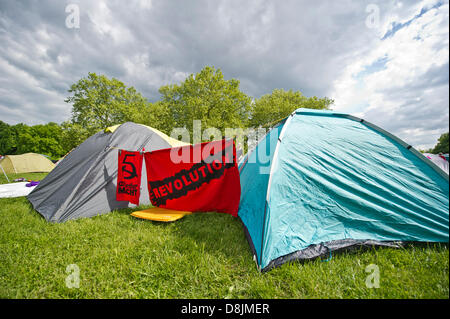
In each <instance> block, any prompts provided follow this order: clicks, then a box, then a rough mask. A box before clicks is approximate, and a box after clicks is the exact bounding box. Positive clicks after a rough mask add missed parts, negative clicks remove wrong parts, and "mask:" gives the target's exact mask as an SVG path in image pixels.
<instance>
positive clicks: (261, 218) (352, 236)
mask: <svg viewBox="0 0 450 319" xmlns="http://www.w3.org/2000/svg"><path fill="white" fill-rule="evenodd" d="M239 170H240V176H241V202H240V208H239V213H238V215H239V217H240V219H241V220H242V222H243V224H244V226H245V227H244V229H245V232H246V235H247V239H248V240H249V243H250V246H251V248H252V251H253V254H254V258H255V260H256V262H257V264H258V267H259V269H260V270H262V271H267V270H269V269H271V268H273V267H276V266H279V265H281V264H283V263H285V262H288V261H292V260H306V259H312V258H316V257H319V256H328V255H329V254H330V253H331V252H332V251H335V250H339V249H344V248H349V247H356V246H360V245H364V246H367V245H369V246H372V245H384V246H398V244H401V243H402V242H411V241H412V242H445V243H448V241H449V180H448V175H447V174H446V173H445V172H444V171H442V170H441V169H440V168H439V167H437V166H436V165H435V164H433V163H432V162H431V161H430V160H428V159H427V158H426V157H425V156H423V155H421V154H420V153H419V152H417V151H416V150H415V149H414V148H412V147H411V146H410V145H408V144H406V143H405V142H403V141H401V140H400V139H398V138H397V137H395V136H393V135H391V134H389V133H388V132H386V131H384V130H382V129H381V128H379V127H377V126H375V125H373V124H371V123H369V122H366V121H364V120H362V119H359V118H356V117H353V116H351V115H347V114H342V113H338V112H334V111H317V110H309V109H298V110H296V111H295V112H293V113H292V114H291V115H290V116H289V117H288V118H286V119H284V120H283V121H281V122H280V123H279V124H278V125H277V126H275V127H274V128H272V129H271V130H270V131H269V132H268V133H267V134H266V136H265V137H264V139H262V140H261V141H260V142H259V143H258V144H257V146H256V147H255V149H254V150H252V151H251V152H249V153H248V154H247V155H246V156H245V157H244V158H243V159H242V160H241V162H240V164H239Z"/></svg>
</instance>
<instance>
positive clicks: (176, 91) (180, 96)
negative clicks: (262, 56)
mask: <svg viewBox="0 0 450 319" xmlns="http://www.w3.org/2000/svg"><path fill="white" fill-rule="evenodd" d="M159 92H160V93H161V95H162V99H161V102H160V103H158V104H157V105H154V106H153V107H156V108H159V109H162V110H163V111H162V116H161V120H162V123H164V126H165V129H163V131H165V132H166V133H168V134H170V132H171V131H172V129H173V128H178V127H179V128H182V127H186V128H187V129H188V130H189V132H190V135H191V138H192V134H193V121H194V120H199V121H201V128H202V130H203V129H205V128H210V127H214V128H217V129H219V130H220V131H221V132H222V134H224V133H225V128H244V127H245V126H246V122H247V120H248V116H249V114H250V109H251V98H250V97H249V96H247V95H246V94H245V93H243V92H242V91H241V90H240V89H239V81H238V80H236V79H230V80H225V79H224V76H223V74H222V71H221V70H220V69H215V68H214V67H208V66H207V67H205V68H203V69H202V70H201V71H200V72H199V73H197V74H195V75H194V74H191V75H190V76H188V77H187V78H186V80H185V81H184V82H182V83H181V84H172V85H166V86H163V87H161V88H160V89H159ZM206 139H208V138H206Z"/></svg>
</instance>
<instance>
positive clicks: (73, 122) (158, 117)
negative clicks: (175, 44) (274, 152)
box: [0, 66, 448, 159]
mask: <svg viewBox="0 0 450 319" xmlns="http://www.w3.org/2000/svg"><path fill="white" fill-rule="evenodd" d="M68 92H69V96H68V97H67V98H66V99H65V102H67V103H69V104H71V105H72V112H71V117H70V119H68V120H66V121H64V122H63V123H61V124H59V125H58V124H56V123H47V124H39V125H34V126H28V125H25V124H22V123H20V124H17V125H9V124H7V123H4V122H2V121H0V154H22V153H26V152H35V153H40V154H45V155H48V156H50V157H52V158H53V159H57V158H59V157H61V156H63V155H65V154H66V153H67V152H68V151H70V150H71V149H73V148H75V147H77V146H78V145H79V144H81V143H82V142H83V141H84V140H85V139H86V138H88V137H89V136H91V135H93V134H95V133H97V132H98V131H100V130H102V129H104V128H106V127H108V126H112V125H116V124H121V123H124V122H127V121H131V122H135V123H141V124H145V125H149V126H151V127H154V128H156V129H159V130H160V131H162V132H164V133H166V134H168V135H171V133H172V130H173V129H174V128H186V129H187V131H188V132H189V134H190V138H191V142H192V141H193V137H194V136H193V131H194V121H198V122H196V124H195V125H198V124H200V126H201V130H202V133H204V130H205V129H208V128H216V129H218V130H219V131H220V134H221V135H222V136H224V135H225V134H226V133H227V132H226V129H227V128H231V129H246V128H249V127H255V128H256V127H260V126H262V127H270V126H271V123H273V122H275V121H278V120H280V119H282V118H284V117H286V116H288V115H289V114H290V113H291V112H292V111H294V110H295V109H297V108H300V107H304V108H314V109H327V108H329V107H330V105H331V104H333V100H331V99H329V98H327V97H324V98H317V97H315V96H314V97H306V96H304V95H303V94H302V93H301V92H300V91H293V90H289V91H285V90H283V89H275V90H273V92H272V93H271V94H266V95H263V96H261V97H260V98H257V99H254V98H252V97H250V96H248V95H247V94H245V93H244V92H242V91H241V89H240V82H239V80H237V79H229V80H226V79H225V78H224V75H223V73H222V71H221V70H220V69H216V68H215V67H210V66H206V67H205V68H203V69H202V70H201V71H200V72H198V73H196V74H191V75H189V76H188V77H187V78H186V79H185V80H184V81H182V82H181V83H178V84H171V85H164V86H162V87H161V88H160V89H159V93H160V94H161V97H160V100H158V101H156V102H153V103H151V102H149V101H147V99H146V98H144V97H143V96H142V95H141V93H139V92H138V91H137V90H136V89H135V88H134V87H132V86H127V85H125V84H124V83H122V82H121V81H119V80H117V79H115V78H108V77H106V76H105V75H97V74H95V73H88V75H87V77H83V78H81V79H80V80H79V81H77V82H76V83H74V84H73V85H72V86H71V87H70V88H69V90H68ZM215 137H216V138H217V136H215ZM200 139H201V140H202V141H207V140H210V136H200ZM196 141H198V137H197V140H196ZM447 149H448V133H447Z"/></svg>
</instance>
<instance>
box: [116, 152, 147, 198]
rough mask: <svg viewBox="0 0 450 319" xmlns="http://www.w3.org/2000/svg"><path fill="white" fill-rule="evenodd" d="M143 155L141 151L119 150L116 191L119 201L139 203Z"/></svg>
mask: <svg viewBox="0 0 450 319" xmlns="http://www.w3.org/2000/svg"><path fill="white" fill-rule="evenodd" d="M143 157H144V156H143V155H142V154H141V153H140V152H130V151H125V150H119V167H118V171H117V191H116V199H117V200H118V201H129V202H130V203H133V204H136V205H139V196H140V191H141V172H142V159H143Z"/></svg>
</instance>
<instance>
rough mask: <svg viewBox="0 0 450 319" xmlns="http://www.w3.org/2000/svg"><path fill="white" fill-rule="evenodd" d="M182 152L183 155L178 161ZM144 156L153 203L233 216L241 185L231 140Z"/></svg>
mask: <svg viewBox="0 0 450 319" xmlns="http://www.w3.org/2000/svg"><path fill="white" fill-rule="evenodd" d="M183 154H184V155H187V156H186V157H185V158H183V161H181V162H180V161H179V160H180V156H181V155H183ZM144 156H145V166H146V168H147V179H148V190H149V196H150V201H151V202H152V204H153V205H154V206H158V207H163V208H168V209H174V210H183V211H191V212H211V211H215V212H222V213H228V214H231V215H233V216H237V212H238V208H239V200H240V196H241V184H240V180H239V171H238V168H237V162H236V146H235V144H234V141H233V140H231V139H230V140H222V141H214V142H208V143H202V144H195V145H188V146H182V147H175V148H172V149H164V150H158V151H154V152H149V153H145V155H144Z"/></svg>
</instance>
